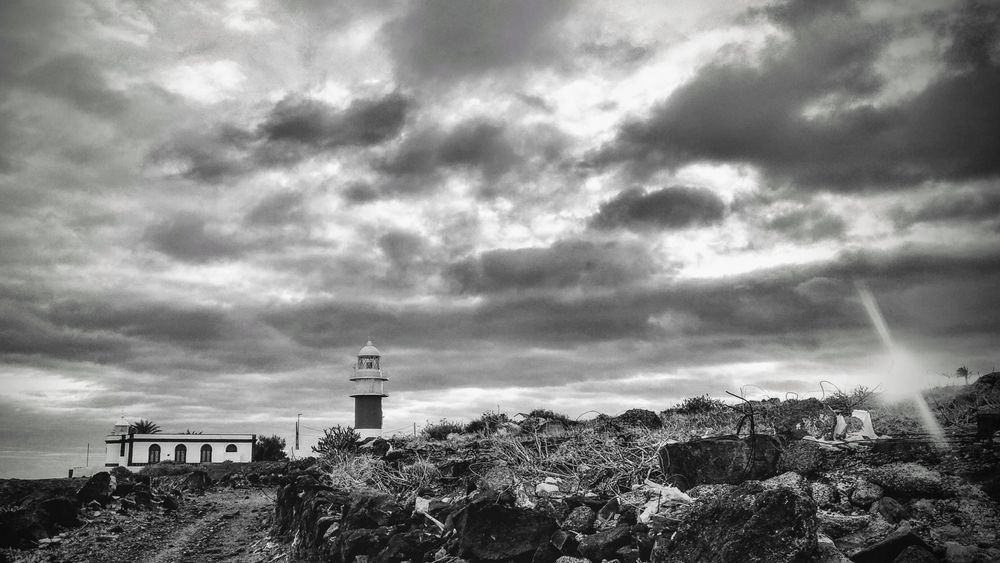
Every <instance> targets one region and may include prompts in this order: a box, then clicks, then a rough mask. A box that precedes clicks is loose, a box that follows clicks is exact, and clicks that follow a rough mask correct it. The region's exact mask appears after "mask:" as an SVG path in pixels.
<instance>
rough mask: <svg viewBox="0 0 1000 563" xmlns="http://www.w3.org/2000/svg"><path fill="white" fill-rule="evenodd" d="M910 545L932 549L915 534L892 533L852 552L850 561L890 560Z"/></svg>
mask: <svg viewBox="0 0 1000 563" xmlns="http://www.w3.org/2000/svg"><path fill="white" fill-rule="evenodd" d="M910 546H919V547H921V548H923V549H925V550H927V551H932V550H931V547H930V546H929V545H927V543H926V542H925V541H924V540H922V539H920V537H919V536H917V535H916V534H913V533H905V534H892V535H890V536H889V537H887V538H885V539H884V540H882V541H880V542H878V543H876V544H874V545H872V546H869V547H867V548H865V549H862V550H860V551H858V552H856V553H854V554H853V555H852V556H851V561H854V563H884V562H885V561H892V560H894V559H895V558H896V557H898V556H899V555H900V554H901V553H902V552H903V550H905V549H906V548H908V547H910Z"/></svg>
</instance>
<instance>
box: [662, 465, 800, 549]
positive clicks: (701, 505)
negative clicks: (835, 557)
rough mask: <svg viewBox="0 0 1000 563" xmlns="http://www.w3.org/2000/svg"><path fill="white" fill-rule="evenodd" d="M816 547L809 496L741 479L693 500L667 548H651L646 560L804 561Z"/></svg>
mask: <svg viewBox="0 0 1000 563" xmlns="http://www.w3.org/2000/svg"><path fill="white" fill-rule="evenodd" d="M657 544H658V545H659V542H657ZM816 546H817V544H816V503H814V502H813V500H812V499H811V498H809V497H807V496H804V495H802V494H799V493H797V492H796V491H794V490H792V489H788V488H777V489H765V488H764V487H762V486H761V485H760V484H759V483H744V484H742V485H740V486H736V487H731V489H730V491H729V494H725V495H712V496H706V497H702V498H699V499H697V500H696V501H695V503H693V505H692V506H691V509H690V512H689V514H688V516H687V518H685V519H684V522H683V523H682V524H681V526H680V527H679V528H678V530H677V532H675V534H674V536H673V540H672V541H671V543H670V545H669V547H667V548H666V549H662V548H658V547H657V548H654V549H653V555H652V560H653V561H654V562H657V561H716V562H733V563H735V562H738V561H739V562H743V561H769V562H775V563H780V562H790V561H798V560H804V559H807V558H808V557H809V556H811V554H812V553H813V552H815V550H816Z"/></svg>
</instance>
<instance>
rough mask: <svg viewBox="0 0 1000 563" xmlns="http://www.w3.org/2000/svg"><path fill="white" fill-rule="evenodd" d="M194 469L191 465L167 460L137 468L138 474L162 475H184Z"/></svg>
mask: <svg viewBox="0 0 1000 563" xmlns="http://www.w3.org/2000/svg"><path fill="white" fill-rule="evenodd" d="M194 470H195V467H194V466H193V465H189V464H187V463H177V462H175V461H170V460H167V461H161V462H158V463H154V464H152V465H146V466H143V468H142V469H140V470H139V475H149V476H150V477H164V476H166V475H184V474H185V473H190V472H192V471H194Z"/></svg>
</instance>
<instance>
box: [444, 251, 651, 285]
mask: <svg viewBox="0 0 1000 563" xmlns="http://www.w3.org/2000/svg"><path fill="white" fill-rule="evenodd" d="M653 270H654V266H653V264H652V262H651V259H650V257H649V255H648V254H647V252H646V251H645V250H644V249H643V248H642V247H641V246H638V245H635V244H627V243H620V242H610V243H594V242H589V241H579V240H569V241H559V242H557V243H555V244H553V245H552V246H550V247H545V248H519V249H514V250H491V251H488V252H484V253H482V254H480V255H479V256H477V257H475V258H470V259H467V260H464V261H462V262H460V263H458V264H455V265H454V266H452V267H451V268H450V271H449V276H450V277H451V278H452V279H453V280H454V281H455V282H456V283H457V284H458V286H459V288H460V289H461V291H463V292H471V293H490V292H497V291H505V290H531V289H546V288H548V289H552V288H567V287H586V286H619V287H620V286H623V285H627V284H628V283H630V282H634V281H638V280H642V279H644V278H647V277H648V276H650V275H651V274H652V272H653Z"/></svg>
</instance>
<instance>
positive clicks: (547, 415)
mask: <svg viewBox="0 0 1000 563" xmlns="http://www.w3.org/2000/svg"><path fill="white" fill-rule="evenodd" d="M528 418H544V419H547V420H558V421H559V422H563V423H566V424H572V423H573V422H574V421H572V420H570V418H569V417H568V416H566V415H564V414H560V413H557V412H553V411H550V410H548V409H535V410H533V411H531V412H529V413H528Z"/></svg>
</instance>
